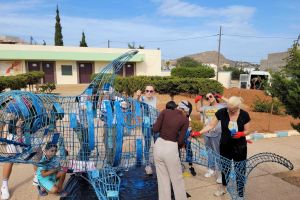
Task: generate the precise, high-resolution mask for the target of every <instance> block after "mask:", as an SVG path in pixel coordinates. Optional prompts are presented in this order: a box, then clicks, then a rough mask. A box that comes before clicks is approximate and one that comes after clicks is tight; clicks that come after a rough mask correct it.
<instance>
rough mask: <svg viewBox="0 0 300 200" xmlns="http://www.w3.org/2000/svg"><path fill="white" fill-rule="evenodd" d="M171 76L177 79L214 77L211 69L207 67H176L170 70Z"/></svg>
mask: <svg viewBox="0 0 300 200" xmlns="http://www.w3.org/2000/svg"><path fill="white" fill-rule="evenodd" d="M171 76H176V77H179V78H212V77H214V76H215V71H214V69H213V68H211V67H208V66H199V67H194V68H191V67H176V68H174V69H172V71H171Z"/></svg>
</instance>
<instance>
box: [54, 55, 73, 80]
mask: <svg viewBox="0 0 300 200" xmlns="http://www.w3.org/2000/svg"><path fill="white" fill-rule="evenodd" d="M62 65H72V75H62V70H61V66H62ZM55 69H56V71H55V74H56V83H57V84H77V83H78V70H77V62H76V61H56V63H55Z"/></svg>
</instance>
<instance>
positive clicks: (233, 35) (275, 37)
mask: <svg viewBox="0 0 300 200" xmlns="http://www.w3.org/2000/svg"><path fill="white" fill-rule="evenodd" d="M223 35H224V36H231V37H244V38H262V39H287V40H294V39H295V38H292V37H282V36H256V35H238V34H223Z"/></svg>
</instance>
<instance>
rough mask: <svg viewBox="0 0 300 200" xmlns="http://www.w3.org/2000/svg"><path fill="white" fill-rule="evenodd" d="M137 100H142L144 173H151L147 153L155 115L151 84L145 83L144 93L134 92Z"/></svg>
mask: <svg viewBox="0 0 300 200" xmlns="http://www.w3.org/2000/svg"><path fill="white" fill-rule="evenodd" d="M136 95H137V100H139V101H141V102H142V110H143V124H142V133H143V136H144V140H145V147H144V157H145V161H146V167H145V171H146V174H148V175H152V174H153V170H152V167H151V165H150V160H149V154H150V147H151V136H152V135H153V134H152V130H151V128H152V125H153V123H154V119H155V116H156V114H155V113H156V112H155V110H156V106H157V98H156V96H155V90H154V87H153V86H152V85H147V86H146V88H145V95H142V92H141V90H138V91H137V92H136Z"/></svg>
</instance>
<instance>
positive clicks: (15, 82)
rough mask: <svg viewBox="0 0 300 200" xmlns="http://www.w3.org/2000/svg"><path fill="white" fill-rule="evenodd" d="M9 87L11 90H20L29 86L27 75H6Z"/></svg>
mask: <svg viewBox="0 0 300 200" xmlns="http://www.w3.org/2000/svg"><path fill="white" fill-rule="evenodd" d="M6 83H7V88H10V89H11V90H20V89H22V88H26V87H27V80H26V77H24V76H21V75H17V76H7V77H6Z"/></svg>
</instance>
